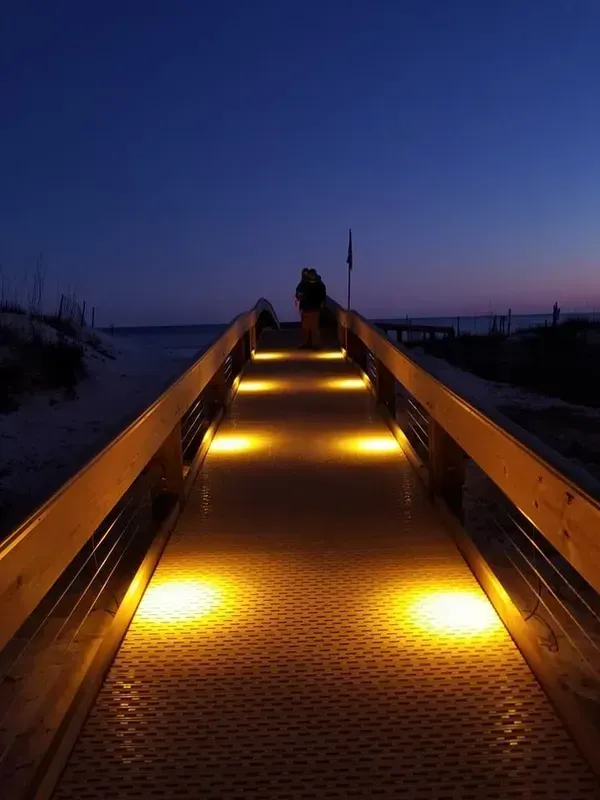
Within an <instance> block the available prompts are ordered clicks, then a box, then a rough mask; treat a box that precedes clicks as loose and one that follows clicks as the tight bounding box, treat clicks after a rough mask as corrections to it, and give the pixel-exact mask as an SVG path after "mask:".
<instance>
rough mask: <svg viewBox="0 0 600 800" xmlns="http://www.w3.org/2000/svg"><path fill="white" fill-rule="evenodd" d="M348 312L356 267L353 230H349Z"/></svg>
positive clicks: (347, 261) (347, 260)
mask: <svg viewBox="0 0 600 800" xmlns="http://www.w3.org/2000/svg"><path fill="white" fill-rule="evenodd" d="M346 264H348V311H350V301H351V297H352V268H353V266H354V254H353V253H352V228H348V258H347V259H346Z"/></svg>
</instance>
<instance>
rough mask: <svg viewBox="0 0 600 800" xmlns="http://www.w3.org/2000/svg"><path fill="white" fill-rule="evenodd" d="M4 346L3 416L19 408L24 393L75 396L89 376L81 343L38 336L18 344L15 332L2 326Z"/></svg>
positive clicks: (0, 376) (0, 378) (0, 401)
mask: <svg viewBox="0 0 600 800" xmlns="http://www.w3.org/2000/svg"><path fill="white" fill-rule="evenodd" d="M0 344H3V345H5V346H6V350H7V352H6V355H5V357H4V358H3V360H2V363H0V412H2V413H7V412H10V411H14V410H15V409H16V408H17V407H18V402H17V398H18V396H19V395H21V394H23V393H24V392H28V391H32V390H39V389H41V390H44V389H46V390H47V389H65V390H66V391H67V392H72V391H73V389H74V387H75V386H76V384H77V383H78V381H79V380H81V378H83V377H84V376H85V374H86V367H85V354H84V349H83V347H82V346H81V345H80V344H78V343H77V342H73V341H71V340H68V339H66V338H62V337H59V338H58V339H57V340H56V341H52V342H48V341H45V340H44V339H43V338H42V337H41V336H36V335H34V336H33V337H32V338H31V339H27V340H22V339H21V340H17V339H16V338H15V332H14V331H12V332H11V330H10V328H6V327H3V326H0Z"/></svg>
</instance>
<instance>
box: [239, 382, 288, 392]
mask: <svg viewBox="0 0 600 800" xmlns="http://www.w3.org/2000/svg"><path fill="white" fill-rule="evenodd" d="M278 388H280V386H279V384H278V383H276V382H275V381H242V382H241V383H240V386H239V389H238V391H240V392H243V393H245V392H247V393H248V394H253V393H254V392H272V391H275V390H276V389H278Z"/></svg>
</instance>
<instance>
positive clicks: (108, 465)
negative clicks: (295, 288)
mask: <svg viewBox="0 0 600 800" xmlns="http://www.w3.org/2000/svg"><path fill="white" fill-rule="evenodd" d="M263 315H266V316H267V317H268V318H269V319H270V320H271V321H272V322H273V323H274V324H276V325H279V322H278V320H277V316H276V314H275V311H274V310H273V307H272V306H271V304H270V303H269V302H268V301H267V300H265V299H264V298H261V299H260V300H259V301H258V302H257V303H256V305H255V306H254V307H253V308H252V309H251V310H250V311H247V312H245V313H243V314H240V315H239V316H237V317H236V318H235V319H234V320H233V321H232V322H231V324H230V325H229V327H228V328H227V330H226V331H225V332H224V333H223V334H222V335H221V336H220V337H219V338H218V339H217V340H216V341H215V342H213V344H212V345H211V346H210V347H209V348H208V349H207V350H206V351H205V352H204V353H203V354H202V355H201V356H200V357H199V358H198V360H197V361H195V362H194V363H193V364H192V365H191V366H190V367H189V369H187V370H186V371H185V372H184V373H183V374H182V375H181V376H180V377H179V378H178V379H177V380H175V382H174V383H173V384H171V386H169V387H168V388H167V389H166V390H165V391H164V392H163V394H161V396H160V397H159V398H158V399H157V400H156V401H155V402H154V403H153V404H152V405H151V406H150V407H149V408H148V409H146V411H144V412H143V413H142V414H141V415H140V416H139V417H138V418H137V419H136V420H134V422H132V423H131V424H130V425H129V426H128V427H127V428H126V429H125V430H124V431H123V432H122V433H121V434H119V435H118V436H117V437H116V438H115V439H114V440H113V441H112V442H110V443H109V444H108V445H107V446H106V447H105V448H104V449H103V450H102V451H101V452H100V453H98V455H96V456H95V457H94V458H92V459H91V461H89V462H88V464H86V465H85V466H84V467H83V468H82V469H81V470H80V471H79V472H77V473H76V474H75V475H74V476H73V477H72V478H71V479H70V480H69V481H67V483H65V484H64V485H63V486H62V487H61V488H60V489H59V490H58V491H57V492H56V493H55V494H54V495H53V496H52V497H50V498H49V499H48V500H47V501H46V502H45V503H44V504H43V505H42V506H41V507H40V508H38V509H37V510H36V511H35V512H34V513H33V514H32V515H31V516H30V517H29V518H28V519H26V520H25V521H24V522H23V523H22V524H21V525H19V527H18V528H16V529H15V530H14V531H13V532H12V533H11V534H10V535H9V536H8V537H7V538H6V539H4V541H3V542H1V543H0V608H2V609H5V610H4V611H3V613H2V614H0V649H2V648H3V647H4V646H5V644H6V643H7V641H8V640H9V639H10V638H11V636H13V635H14V633H15V632H16V631H17V630H18V628H19V627H20V625H21V624H22V623H23V622H24V621H25V619H26V618H27V617H28V615H29V614H30V613H31V611H32V610H33V609H34V608H35V606H36V605H37V604H38V602H39V601H40V600H41V599H42V598H43V597H44V595H45V594H46V592H47V591H48V590H49V589H50V587H51V586H52V585H53V584H54V582H55V581H56V579H57V578H58V577H59V576H60V574H61V573H62V571H63V570H64V569H65V568H66V566H67V565H68V564H69V563H70V562H71V561H72V559H73V558H74V557H75V555H76V554H77V553H78V552H79V550H80V549H81V547H82V546H83V545H84V544H85V542H86V541H87V540H88V539H89V538H90V536H92V534H93V533H94V531H95V530H96V529H97V527H98V525H99V524H100V523H101V522H102V520H103V519H104V518H105V517H106V515H107V514H108V513H109V512H110V511H111V509H113V508H114V507H115V505H116V504H117V503H118V501H119V500H120V499H121V497H123V495H124V494H125V492H126V491H127V490H128V489H129V487H130V486H131V485H132V484H133V483H134V481H135V480H136V478H137V477H138V476H139V475H140V474H141V472H142V471H143V470H144V469H145V467H146V466H147V465H148V463H149V462H150V460H151V459H152V458H153V457H154V456H155V454H156V453H157V452H158V450H159V449H160V447H161V446H162V445H163V444H164V442H165V441H166V440H167V438H168V437H169V435H170V434H171V433H172V431H173V429H174V427H175V426H176V425H177V423H178V422H179V421H180V420H181V418H182V416H183V415H184V414H185V412H186V411H187V410H188V409H189V408H190V406H191V405H192V404H193V402H194V401H195V399H196V398H197V397H198V395H199V394H200V392H202V391H203V389H204V388H205V387H206V386H207V385H208V383H209V382H210V381H211V379H212V378H213V376H214V375H215V374H216V372H217V370H218V369H219V368H220V366H221V365H222V364H223V362H224V360H225V359H226V357H227V355H228V354H229V353H230V352H231V351H232V350H233V348H234V347H235V346H236V344H237V343H238V341H239V340H240V339H241V338H242V337H243V336H244V334H245V333H246V332H247V331H248V330H250V328H252V327H254V326H255V325H256V323H257V321H258V320H259V319H260V317H261V316H263ZM8 609H10V613H9V611H8Z"/></svg>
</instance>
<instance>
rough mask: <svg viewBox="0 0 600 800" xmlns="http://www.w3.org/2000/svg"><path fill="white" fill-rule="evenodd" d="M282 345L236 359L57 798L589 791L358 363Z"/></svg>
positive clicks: (576, 795)
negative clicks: (230, 387)
mask: <svg viewBox="0 0 600 800" xmlns="http://www.w3.org/2000/svg"><path fill="white" fill-rule="evenodd" d="M287 335H288V336H289V334H287ZM283 343H284V337H283V336H282V338H281V339H280V340H279V341H277V340H274V339H271V340H266V342H265V343H264V344H263V347H265V346H267V347H270V348H271V349H269V350H263V351H262V352H261V355H262V356H267V358H259V359H257V360H255V361H254V362H253V363H252V365H251V366H250V367H249V369H248V370H247V372H246V373H245V375H244V377H243V380H242V383H241V386H240V392H239V394H238V395H237V397H236V399H235V401H234V404H233V407H232V410H231V413H230V415H229V416H228V418H227V421H226V423H225V424H224V425H223V426H222V428H221V429H220V432H219V435H218V436H217V438H216V439H215V442H214V443H213V447H212V448H211V450H210V452H209V455H208V457H207V460H206V463H205V466H204V469H203V471H202V472H201V474H200V476H199V478H198V480H197V483H196V485H195V486H194V489H193V491H192V494H191V497H190V500H189V502H188V504H187V506H186V508H185V511H184V513H183V515H182V517H181V519H180V521H179V523H178V525H177V528H176V530H175V532H174V534H173V536H172V538H171V540H170V542H169V544H168V546H167V548H166V550H165V553H164V555H163V557H162V559H161V561H160V563H159V565H158V568H157V570H156V572H155V575H154V576H153V578H152V581H151V583H150V585H149V587H148V590H147V592H146V594H145V596H144V598H143V600H142V603H141V605H140V607H139V609H138V612H137V614H136V616H135V618H134V620H133V622H132V625H131V627H130V629H129V632H128V633H127V636H126V638H125V640H124V642H123V644H122V646H121V649H120V651H119V653H118V655H117V658H116V660H115V662H114V664H113V666H112V668H111V670H110V673H109V675H108V677H107V680H106V682H105V684H104V686H103V688H102V690H101V692H100V694H99V696H98V699H97V702H96V704H95V706H94V708H93V709H92V711H91V713H90V716H89V718H88V720H87V722H86V724H85V726H84V728H83V730H82V733H81V735H80V738H79V740H78V742H77V744H76V746H75V749H74V751H73V753H72V754H71V758H70V761H69V763H68V765H67V767H66V769H65V771H64V773H63V776H62V778H61V782H60V784H59V786H58V788H57V790H56V792H55V798H57V800H58V798H60V800H64V799H65V798H72V799H74V800H83V799H84V798H90V799H91V798H123V799H124V800H125V799H127V798H207V799H210V800H213V799H215V800H216V798H219V800H222V799H225V800H237V798H240V800H241V798H243V799H244V800H248V799H249V798H265V800H266V799H267V798H276V800H296V798H340V800H346V799H347V798H353V797H360V798H369V799H370V798H394V800H399V799H404V800H413V798H414V799H417V798H418V799H419V800H435V799H438V798H439V800H441V799H442V798H447V799H448V800H462V799H467V798H469V799H470V800H472V799H473V798H485V799H486V800H492V799H493V798H498V799H500V800H512V799H513V798H544V799H545V800H553V798H560V799H561V800H583V799H584V798H585V799H586V800H587V799H588V798H596V797H598V790H597V784H596V782H595V779H594V778H593V776H592V775H591V773H590V772H589V770H588V768H587V766H586V765H585V764H584V763H583V761H582V759H581V758H580V756H579V754H578V752H577V750H576V749H575V747H574V745H573V744H572V742H571V740H570V739H569V738H568V736H567V734H566V733H565V731H564V730H563V728H562V727H561V724H560V722H559V720H558V718H557V717H556V714H555V713H554V711H553V710H552V708H551V706H550V705H549V703H548V701H547V699H546V697H545V695H544V694H543V692H542V690H541V689H540V687H539V686H538V684H537V682H536V681H535V679H534V677H533V676H532V674H531V672H530V671H529V669H528V667H527V666H526V664H525V662H524V661H523V659H522V657H521V655H520V654H519V652H518V651H517V649H516V648H515V646H514V644H513V642H512V640H511V639H510V637H509V635H508V634H507V632H506V630H505V629H504V628H503V626H502V624H501V623H500V621H499V620H498V618H497V616H496V615H495V612H494V611H493V609H492V607H491V606H490V604H489V602H488V600H487V598H486V597H485V595H484V594H483V592H482V591H481V589H480V588H479V586H478V585H477V583H476V581H475V579H474V578H473V576H472V574H471V573H470V571H469V569H468V568H467V566H466V565H465V564H464V562H463V561H462V559H461V557H460V555H459V554H458V551H457V550H456V548H455V546H454V544H453V543H452V541H451V540H450V538H449V537H448V535H447V533H446V532H445V531H444V529H443V527H442V525H441V523H440V521H439V519H438V518H437V516H436V514H435V512H434V511H433V510H432V508H431V507H430V506H429V504H428V501H427V497H426V495H425V492H424V490H423V489H422V487H421V485H420V484H419V482H418V480H417V478H416V477H415V475H414V474H413V472H412V470H411V467H410V465H409V464H408V462H407V461H406V459H405V458H404V457H403V455H402V453H401V451H400V450H399V449H398V447H397V445H396V443H395V440H394V439H393V438H392V436H391V435H390V434H389V433H388V431H387V428H386V426H385V425H384V423H383V422H382V421H381V419H380V418H379V417H378V415H377V412H376V410H375V407H374V404H373V400H372V398H371V395H370V393H369V392H368V391H367V390H366V388H365V387H364V385H362V384H361V382H360V380H359V379H358V376H357V374H356V373H355V372H354V371H353V369H352V367H351V366H349V365H348V364H347V363H346V362H344V361H343V360H341V359H339V358H336V357H334V356H335V355H336V354H335V353H329V352H327V353H325V354H324V355H325V356H328V357H322V358H316V357H309V356H301V355H300V354H298V353H284V352H283V351H281V352H280V351H278V350H273V349H272V348H273V347H275V348H277V347H281V346H282V344H283ZM280 355H282V356H285V357H284V358H279V357H278V356H280ZM337 355H338V356H339V355H340V354H337ZM329 356H332V357H329Z"/></svg>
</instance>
